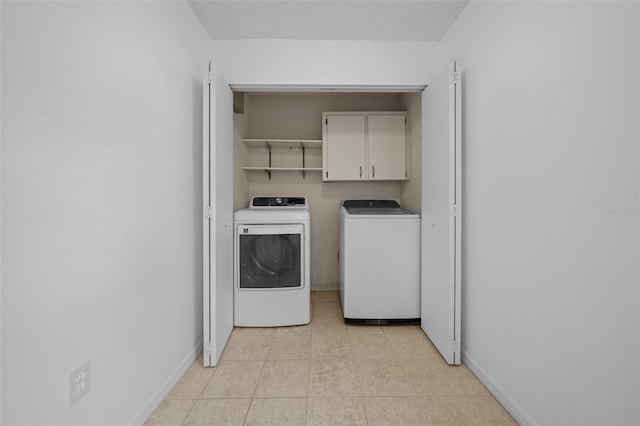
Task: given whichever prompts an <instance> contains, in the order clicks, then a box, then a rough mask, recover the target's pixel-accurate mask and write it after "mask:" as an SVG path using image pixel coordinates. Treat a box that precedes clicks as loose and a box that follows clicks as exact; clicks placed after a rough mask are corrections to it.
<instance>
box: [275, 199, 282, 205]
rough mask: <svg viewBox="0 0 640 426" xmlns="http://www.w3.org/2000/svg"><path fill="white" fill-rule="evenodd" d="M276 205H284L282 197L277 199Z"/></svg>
mask: <svg viewBox="0 0 640 426" xmlns="http://www.w3.org/2000/svg"><path fill="white" fill-rule="evenodd" d="M276 204H277V205H279V206H280V205H282V198H280V197H278V198H276Z"/></svg>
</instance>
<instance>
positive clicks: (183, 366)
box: [129, 340, 202, 426]
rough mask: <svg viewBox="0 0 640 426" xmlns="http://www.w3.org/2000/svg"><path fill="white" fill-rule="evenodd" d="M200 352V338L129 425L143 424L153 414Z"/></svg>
mask: <svg viewBox="0 0 640 426" xmlns="http://www.w3.org/2000/svg"><path fill="white" fill-rule="evenodd" d="M200 352H202V340H200V341H199V342H198V343H197V344H196V346H195V347H194V348H193V349H191V350H190V351H189V352H188V353H187V354H186V355H185V356H184V358H182V361H180V363H179V364H178V365H177V366H176V368H175V369H174V370H173V372H172V373H171V374H169V377H167V378H166V379H165V381H164V382H163V383H162V386H160V388H159V389H158V390H157V391H156V392H154V394H153V395H151V397H150V398H149V400H148V401H147V403H146V404H144V405H143V406H142V408H141V409H140V410H139V411H138V412H137V413H136V415H135V416H134V417H133V419H132V420H131V421H130V422H129V425H131V426H137V425H143V424H144V422H146V421H147V419H148V418H149V417H150V416H151V414H153V412H154V411H155V409H156V408H158V405H160V403H161V402H162V401H163V400H164V398H165V397H166V396H167V395H168V394H169V392H171V389H173V387H174V386H175V385H176V383H178V381H180V379H181V378H182V376H184V373H186V372H187V370H188V369H189V367H190V366H191V364H193V361H194V360H195V359H196V358H198V355H200Z"/></svg>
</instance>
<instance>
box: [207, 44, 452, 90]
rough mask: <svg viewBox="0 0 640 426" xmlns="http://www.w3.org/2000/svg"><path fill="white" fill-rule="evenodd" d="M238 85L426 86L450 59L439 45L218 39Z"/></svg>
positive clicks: (227, 71) (215, 54)
mask: <svg viewBox="0 0 640 426" xmlns="http://www.w3.org/2000/svg"><path fill="white" fill-rule="evenodd" d="M209 46H210V47H209V52H210V55H211V58H212V59H213V60H214V61H215V63H216V64H217V66H218V67H220V69H221V70H222V72H223V73H224V75H225V77H226V79H227V81H228V82H229V83H230V84H232V85H234V84H261V85H268V84H273V85H276V84H285V85H296V84H301V85H328V86H331V85H368V84H373V85H424V84H426V83H427V82H428V81H429V80H430V78H431V77H433V76H434V75H436V74H437V73H438V71H440V69H441V68H442V67H443V66H444V64H445V61H446V60H447V59H450V58H448V57H447V55H446V54H447V52H446V51H445V50H444V49H443V48H442V46H441V45H440V43H437V42H391V41H388V42H385V41H347V40H340V41H337V40H213V41H211V42H210V44H209Z"/></svg>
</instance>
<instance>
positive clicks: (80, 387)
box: [67, 361, 91, 408]
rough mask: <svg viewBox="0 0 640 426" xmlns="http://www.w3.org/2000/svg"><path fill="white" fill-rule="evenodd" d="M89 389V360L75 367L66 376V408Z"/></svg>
mask: <svg viewBox="0 0 640 426" xmlns="http://www.w3.org/2000/svg"><path fill="white" fill-rule="evenodd" d="M90 390H91V361H89V362H87V363H86V364H84V365H83V366H82V367H80V368H76V369H75V370H73V371H72V372H71V373H69V376H68V377H67V408H69V407H71V406H72V405H73V404H75V403H76V402H78V400H79V399H80V398H82V397H83V396H85V395H86V394H88V393H89V391H90Z"/></svg>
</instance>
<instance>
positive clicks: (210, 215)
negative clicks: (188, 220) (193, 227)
mask: <svg viewBox="0 0 640 426" xmlns="http://www.w3.org/2000/svg"><path fill="white" fill-rule="evenodd" d="M204 217H206V218H207V219H211V218H213V207H211V206H206V207H205V208H204Z"/></svg>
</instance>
